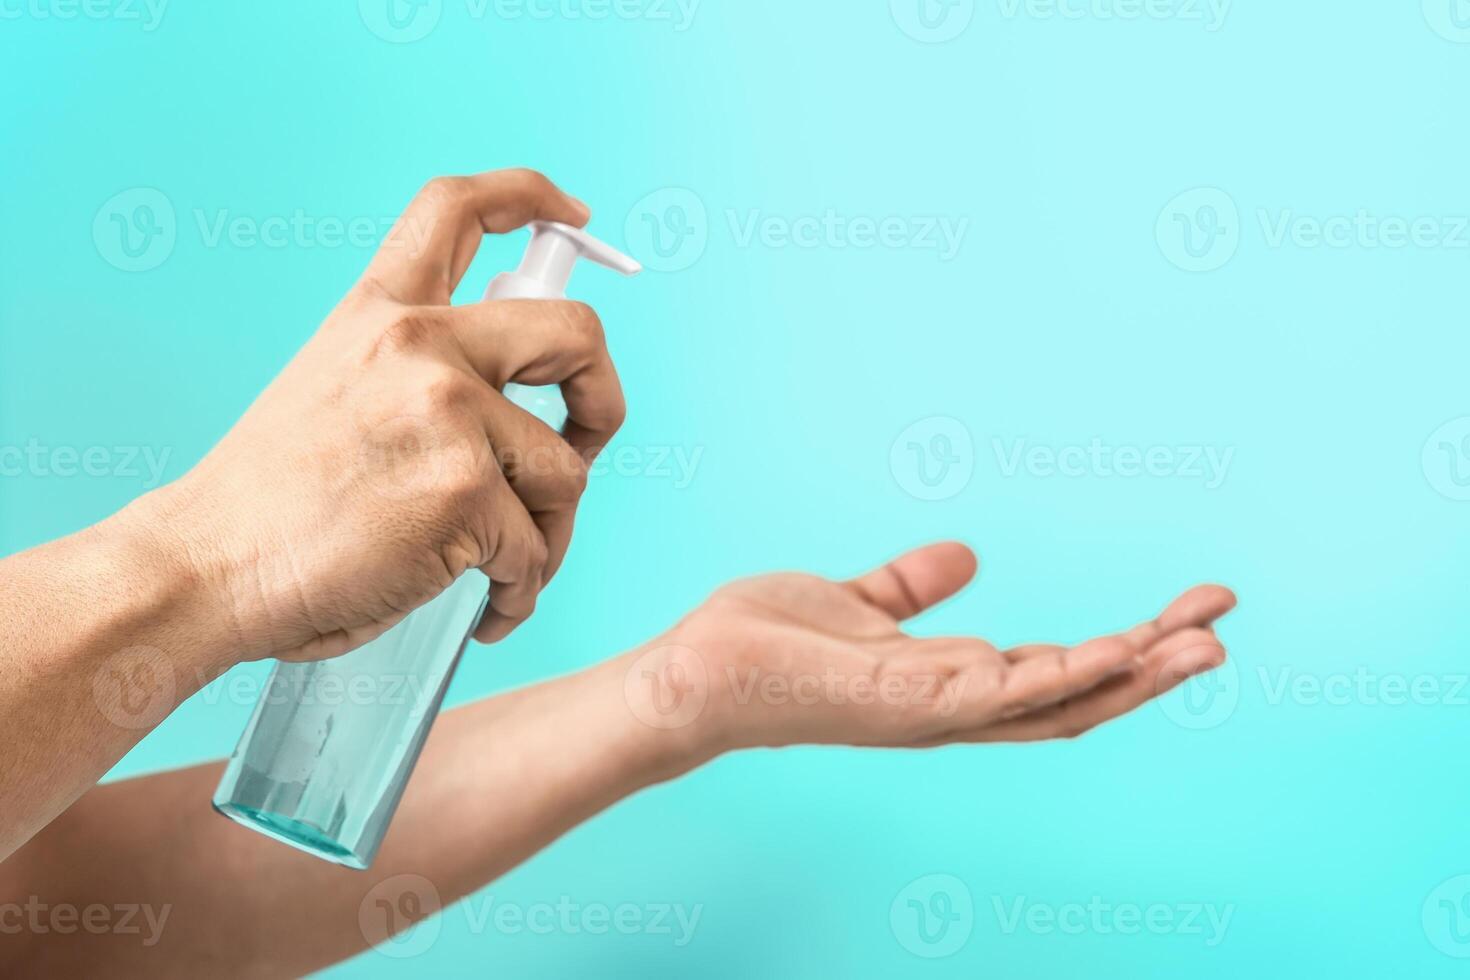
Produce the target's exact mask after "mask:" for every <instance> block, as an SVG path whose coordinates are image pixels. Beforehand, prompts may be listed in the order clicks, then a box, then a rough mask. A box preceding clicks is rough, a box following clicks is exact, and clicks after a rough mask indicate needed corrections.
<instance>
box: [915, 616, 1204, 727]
mask: <svg viewBox="0 0 1470 980" xmlns="http://www.w3.org/2000/svg"><path fill="white" fill-rule="evenodd" d="M1224 660H1225V649H1224V647H1223V646H1221V644H1220V641H1219V639H1218V638H1217V637H1216V636H1215V634H1214V631H1213V630H1210V629H1208V628H1203V627H1187V628H1185V629H1181V630H1177V631H1175V632H1173V633H1170V634H1169V635H1167V636H1165V637H1164V638H1162V639H1160V640H1159V641H1158V642H1156V643H1155V644H1154V645H1153V646H1152V647H1151V648H1150V649H1149V650H1148V652H1147V653H1146V654H1145V655H1144V657H1143V661H1142V663H1141V664H1140V666H1139V669H1138V670H1136V671H1133V672H1131V673H1129V674H1126V675H1120V676H1119V677H1117V678H1114V679H1113V680H1111V681H1107V682H1104V683H1103V684H1101V685H1099V686H1098V687H1096V688H1095V689H1093V690H1092V691H1090V692H1087V693H1085V694H1083V695H1082V696H1080V697H1076V698H1070V699H1068V700H1066V701H1064V702H1061V703H1059V704H1055V705H1053V706H1051V707H1049V708H1045V709H1043V710H1040V711H1036V712H1033V713H1031V714H1028V715H1022V716H1020V717H1017V718H1012V719H1010V720H1007V721H1002V722H999V723H997V724H994V725H987V726H983V727H981V728H978V729H975V730H972V731H970V732H967V733H961V734H958V735H956V736H954V737H952V738H946V739H939V740H936V742H935V743H934V744H942V743H944V742H955V741H957V742H1036V741H1044V740H1047V739H1057V738H1076V737H1078V736H1080V735H1083V734H1086V733H1087V732H1089V731H1091V730H1092V729H1094V728H1096V727H1097V726H1099V725H1101V724H1104V723H1106V722H1108V721H1111V720H1113V719H1114V718H1118V717H1121V716H1122V715H1125V714H1127V713H1128V712H1130V711H1132V710H1133V709H1135V708H1137V707H1139V706H1140V705H1142V704H1144V703H1146V702H1148V701H1150V700H1152V699H1154V698H1156V697H1159V696H1161V695H1163V694H1166V693H1168V692H1169V691H1171V690H1173V689H1174V688H1175V687H1178V686H1179V685H1180V684H1182V683H1184V682H1185V681H1187V680H1188V679H1190V678H1191V677H1194V676H1196V675H1198V674H1200V673H1203V672H1205V671H1208V670H1212V669H1214V668H1216V667H1218V666H1220V664H1222V663H1224Z"/></svg>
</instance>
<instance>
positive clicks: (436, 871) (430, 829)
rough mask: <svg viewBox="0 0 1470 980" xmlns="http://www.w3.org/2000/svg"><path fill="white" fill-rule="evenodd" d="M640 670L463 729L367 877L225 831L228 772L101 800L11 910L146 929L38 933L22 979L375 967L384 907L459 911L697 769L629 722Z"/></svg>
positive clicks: (22, 865) (12, 871)
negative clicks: (408, 902) (118, 909)
mask: <svg viewBox="0 0 1470 980" xmlns="http://www.w3.org/2000/svg"><path fill="white" fill-rule="evenodd" d="M625 670H626V667H625V666H624V665H623V663H622V662H621V661H611V662H609V663H607V664H604V665H602V666H600V667H597V668H594V669H592V670H589V671H586V672H584V673H581V674H577V675H574V676H571V677H567V678H562V679H560V680H557V681H552V682H549V683H546V684H542V685H539V686H537V687H534V688H529V689H526V690H523V691H518V692H515V693H512V694H508V695H504V696H501V697H497V698H493V699H490V700H488V701H482V702H479V703H477V704H474V705H471V706H468V707H466V708H462V709H459V710H456V711H451V712H448V713H446V714H445V715H444V716H443V717H442V718H441V719H440V720H439V721H438V723H437V724H436V725H435V728H434V731H433V734H432V735H431V736H430V738H429V741H428V744H427V746H426V748H425V752H424V756H423V759H422V761H421V763H420V765H419V767H418V769H417V771H416V772H415V774H414V777H413V779H412V781H411V782H410V784H409V787H408V791H407V793H406V794H405V797H404V800H403V803H402V806H401V808H400V809H399V812H398V814H397V817H396V818H395V820H394V824H393V827H392V830H391V831H390V832H389V835H388V838H387V840H386V841H385V842H384V845H383V849H382V851H381V852H380V853H379V856H378V859H377V861H376V862H375V863H374V865H373V867H372V869H371V870H370V871H369V872H367V873H363V872H359V871H350V870H346V869H343V868H339V867H336V866H333V865H329V864H326V863H323V862H321V861H319V860H316V859H314V858H311V857H308V856H306V855H304V854H300V853H298V852H296V851H293V850H291V849H289V848H287V847H285V846H284V845H281V844H278V843H276V842H274V841H270V840H268V839H266V838H264V837H259V836H256V835H253V834H250V833H249V832H247V831H245V830H244V829H242V828H240V827H238V826H236V825H234V824H232V823H230V822H228V821H226V820H224V819H222V818H220V817H219V816H217V815H215V814H214V813H213V812H212V811H211V810H210V807H209V802H208V801H209V797H210V794H211V793H212V792H213V790H214V787H215V784H216V782H217V781H218V779H219V774H220V766H219V765H218V764H214V765H207V766H200V767H197V768H193V769H187V770H181V771H177V772H171V773H164V774H160V775H156V776H149V777H145V778H141V779H135V780H129V781H126V782H120V783H114V784H111V785H108V786H103V787H99V788H97V789H95V790H93V791H92V792H91V793H89V794H87V795H86V796H85V797H83V798H82V799H81V800H80V801H79V802H78V803H77V804H76V805H75V806H73V807H72V808H71V809H70V810H69V811H68V812H67V813H66V814H65V815H63V816H62V817H61V818H60V819H58V820H57V821H55V823H53V824H52V825H51V826H49V827H47V828H46V830H45V831H43V832H42V833H41V834H39V835H37V837H36V838H35V840H33V841H32V842H31V844H30V845H28V846H27V847H26V848H24V849H23V850H22V851H21V852H19V853H18V854H17V855H16V856H15V857H14V858H13V859H12V860H11V861H10V862H9V863H8V865H6V866H0V908H3V903H5V902H14V903H25V902H26V901H27V900H28V898H29V896H31V895H35V896H36V897H37V898H38V899H39V900H40V901H41V902H44V903H46V904H47V905H48V906H53V907H54V906H57V905H63V904H64V905H69V906H74V907H77V908H85V907H86V906H88V905H91V904H94V903H97V904H102V905H106V906H108V907H112V906H117V905H127V906H138V907H141V911H140V913H139V914H138V915H137V916H136V919H135V924H136V925H138V926H140V929H139V931H138V932H136V933H134V932H129V933H127V934H119V933H117V932H115V931H105V932H102V933H101V934H90V933H88V932H86V931H84V930H81V929H78V930H76V931H75V932H74V933H73V934H71V935H60V934H57V933H56V932H55V931H51V932H44V933H43V932H39V931H37V930H35V929H33V928H28V930H27V931H26V932H25V933H23V934H22V935H21V937H20V938H21V939H22V940H23V942H22V943H20V944H16V947H15V948H24V949H25V950H26V953H24V954H23V955H26V956H27V957H28V958H27V959H26V960H25V961H23V962H20V963H16V964H13V966H14V967H16V968H23V972H28V973H37V974H50V973H57V972H65V971H67V970H69V969H70V970H79V971H85V970H86V969H87V968H89V967H98V966H101V965H102V964H104V963H105V964H107V966H108V967H109V969H110V970H112V971H119V970H120V971H121V972H124V973H142V972H145V971H146V972H147V973H148V974H150V975H200V974H208V973H213V972H217V971H220V970H224V971H226V972H228V973H230V974H232V975H235V974H250V975H258V976H282V975H292V976H298V975H301V974H303V973H305V972H307V971H310V970H314V969H320V968H321V967H323V966H325V965H327V964H330V963H333V962H336V961H338V960H341V959H345V958H347V957H349V956H351V955H353V954H355V953H357V952H360V951H361V950H363V949H364V948H366V947H367V946H368V945H369V944H370V942H372V941H376V940H378V939H381V938H383V934H382V932H381V931H379V930H381V929H382V928H383V927H384V926H385V924H386V923H385V920H384V915H385V914H386V913H385V912H383V911H380V910H379V908H378V903H377V900H379V899H383V900H386V903H387V905H386V907H387V908H399V907H402V906H403V903H401V902H400V899H401V898H402V894H403V891H404V889H405V888H407V889H410V890H414V891H415V892H416V893H417V894H418V895H419V899H420V900H424V899H425V898H426V896H425V894H424V892H425V891H426V889H424V888H423V886H422V882H421V881H420V879H422V880H424V881H427V882H428V883H429V886H431V889H432V891H430V892H429V893H428V895H427V898H428V899H429V901H428V902H426V903H425V904H428V905H432V899H433V898H435V897H437V899H438V900H439V901H441V902H443V903H444V904H446V905H447V904H448V903H450V902H453V901H455V900H457V899H459V898H461V897H463V896H465V895H467V894H469V893H471V892H473V891H475V890H476V889H478V888H480V887H482V886H483V885H485V884H486V883H488V882H490V881H491V880H493V879H495V878H496V877H498V876H500V875H501V874H503V873H504V872H505V871H507V870H509V869H510V868H512V867H514V866H515V865H517V864H519V863H520V862H521V861H523V860H525V859H526V858H527V857H529V856H530V855H532V854H534V853H535V852H536V851H538V850H540V849H541V848H542V847H545V846H546V845H547V844H549V843H550V842H552V841H553V840H555V839H556V838H557V837H559V836H560V835H561V834H563V833H565V832H566V831H567V830H569V829H571V828H572V827H574V826H576V825H577V824H579V823H581V822H583V821H584V820H586V819H588V818H589V817H591V816H593V815H594V814H596V813H597V812H599V811H600V810H602V809H604V808H606V807H607V806H609V805H611V804H612V803H614V802H616V801H617V800H619V799H621V798H623V797H625V796H627V795H629V794H630V793H633V792H635V791H637V790H638V789H640V788H642V787H644V786H647V785H650V784H652V783H655V782H658V781H660V780H663V779H667V778H671V777H673V776H675V775H678V774H679V773H681V772H682V771H684V770H685V769H687V768H688V767H689V766H690V765H693V764H694V763H695V761H696V760H697V758H698V756H697V753H692V752H690V751H689V750H688V749H687V748H686V747H683V746H679V745H676V744H674V742H673V741H672V740H671V739H670V738H669V737H668V733H666V732H659V731H655V730H653V729H650V728H648V727H646V726H645V725H643V723H642V722H640V721H638V720H637V718H636V717H635V715H634V714H633V713H632V712H630V711H629V709H628V706H627V705H626V703H625V702H624V700H623V684H622V674H623V673H624V672H625ZM399 876H417V877H416V878H404V879H400V880H394V879H398V877H399ZM364 909H366V912H364ZM424 911H426V912H428V911H432V908H425V909H424ZM145 913H148V914H145ZM360 915H366V916H367V919H366V920H363V919H361V918H360ZM150 916H151V917H150ZM365 921H366V923H367V925H366V926H365V924H364V923H365ZM150 923H154V924H156V928H150ZM5 925H6V922H5V919H4V918H3V915H0V929H3V928H4V927H5ZM400 925H401V923H400ZM28 926H29V924H28ZM13 938H14V937H7V938H6V943H10V942H12V940H13ZM6 943H0V950H3V949H5V948H6ZM3 955H4V954H3V953H0V972H7V971H6V969H5V968H6V967H8V966H12V964H7V963H5V962H4V960H3Z"/></svg>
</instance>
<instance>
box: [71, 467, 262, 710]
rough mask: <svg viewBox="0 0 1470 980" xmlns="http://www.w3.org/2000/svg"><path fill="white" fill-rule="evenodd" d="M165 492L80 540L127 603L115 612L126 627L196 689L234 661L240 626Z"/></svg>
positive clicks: (89, 557) (149, 496)
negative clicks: (186, 675) (187, 675)
mask: <svg viewBox="0 0 1470 980" xmlns="http://www.w3.org/2000/svg"><path fill="white" fill-rule="evenodd" d="M168 489H169V488H161V489H159V490H155V491H153V492H152V493H149V494H146V495H144V496H143V497H140V498H138V499H137V500H135V501H134V502H133V503H132V504H130V505H129V506H127V507H125V508H124V509H123V510H121V511H119V512H118V513H117V514H115V515H113V516H112V517H110V518H108V519H107V520H105V521H103V522H101V523H100V524H97V525H95V526H94V527H92V528H89V529H88V530H87V531H85V532H83V533H82V535H79V536H78V544H80V545H82V546H83V549H84V551H83V554H84V556H85V560H86V561H87V562H88V563H89V564H91V565H93V566H94V567H96V568H97V569H98V570H99V571H100V572H101V573H102V574H103V575H105V576H106V580H107V581H108V582H110V583H112V591H113V592H114V593H117V594H119V596H120V597H121V598H123V599H125V600H127V602H128V606H127V608H125V609H124V610H122V611H121V614H122V615H123V617H124V618H126V619H128V620H130V621H132V622H134V623H135V624H136V625H135V626H133V627H132V628H130V629H129V630H128V631H127V632H129V633H136V634H139V635H143V636H144V637H145V642H147V644H148V645H149V646H151V647H156V648H157V649H159V650H161V651H163V652H164V654H165V655H166V656H167V658H168V660H169V661H170V662H171V663H172V664H174V666H175V668H176V669H179V670H185V671H188V672H189V673H190V674H191V675H193V677H194V678H197V681H196V684H197V686H202V685H203V684H207V683H208V682H209V681H211V680H213V679H214V678H215V677H217V676H219V675H220V674H223V673H224V672H225V671H227V670H229V669H230V668H231V667H233V666H234V665H235V664H236V663H238V662H239V661H240V659H241V658H240V656H239V649H238V648H239V640H238V629H237V628H236V623H235V621H234V620H235V617H234V616H233V615H232V613H231V610H230V604H229V602H228V601H227V589H226V588H225V587H224V584H223V581H222V578H221V576H219V575H218V574H217V573H215V571H214V570H212V569H211V567H210V566H209V565H208V564H207V563H206V562H204V561H203V560H201V559H202V556H201V554H200V552H199V549H198V548H197V547H196V546H193V545H192V544H191V542H190V539H189V538H188V536H187V535H186V533H185V532H184V527H185V526H186V525H185V523H184V521H183V520H182V515H181V514H179V513H178V511H177V509H176V508H175V507H174V506H173V502H172V501H171V500H169V499H168V497H167V495H166V491H167V490H168ZM119 586H122V588H119Z"/></svg>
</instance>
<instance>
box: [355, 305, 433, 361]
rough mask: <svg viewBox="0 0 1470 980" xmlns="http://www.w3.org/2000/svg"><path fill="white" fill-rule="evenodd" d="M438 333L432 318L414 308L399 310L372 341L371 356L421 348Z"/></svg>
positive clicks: (401, 352) (388, 354) (408, 351)
mask: <svg viewBox="0 0 1470 980" xmlns="http://www.w3.org/2000/svg"><path fill="white" fill-rule="evenodd" d="M437 333H438V331H437V329H436V325H435V323H434V322H433V318H432V317H431V316H430V315H429V314H427V313H425V312H423V311H421V310H414V309H407V310H399V311H397V312H396V313H395V314H394V315H393V316H392V317H391V318H389V320H388V323H387V325H386V326H384V327H383V329H382V331H381V332H380V333H379V334H378V336H377V338H376V339H375V340H374V342H373V346H372V350H371V354H372V356H373V357H383V356H390V355H394V354H405V353H410V352H413V351H420V350H423V349H424V348H425V347H427V346H429V344H430V343H431V342H432V341H433V339H434V337H435V335H436V334H437Z"/></svg>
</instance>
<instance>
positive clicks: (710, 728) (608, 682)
mask: <svg viewBox="0 0 1470 980" xmlns="http://www.w3.org/2000/svg"><path fill="white" fill-rule="evenodd" d="M594 671H595V672H596V673H598V674H599V675H600V683H601V685H602V687H603V689H604V691H605V693H604V700H606V701H608V702H610V703H612V704H614V705H615V710H616V712H617V714H618V715H619V716H620V722H621V730H622V731H623V732H624V733H625V736H624V737H625V740H626V742H627V744H628V745H629V746H631V747H632V749H631V751H632V752H633V754H634V756H635V758H636V761H637V764H638V766H639V767H640V771H641V772H644V773H647V774H651V775H652V778H650V779H649V780H648V782H649V783H653V782H661V781H664V780H668V779H673V778H675V777H677V776H681V775H683V774H684V773H686V772H689V771H691V770H693V769H696V768H698V767H699V766H702V765H704V764H705V763H707V762H710V761H712V760H713V759H715V758H716V757H718V756H719V755H721V754H722V753H723V752H724V751H725V750H726V739H725V738H724V736H723V732H722V730H721V727H720V724H719V718H718V712H717V711H715V710H714V709H715V706H714V705H713V704H712V696H711V695H712V692H711V686H712V685H711V681H712V680H714V678H713V676H712V673H711V670H710V668H709V667H708V666H707V665H706V663H705V662H704V660H703V658H701V657H700V656H699V654H697V653H696V652H695V651H694V650H692V649H690V648H689V647H686V646H683V645H680V644H679V643H678V642H677V641H675V640H673V639H672V638H671V637H669V636H664V637H661V638H659V639H656V640H654V641H652V642H650V643H648V644H645V645H643V646H641V647H637V648H635V649H633V650H630V651H629V652H627V653H625V654H623V655H621V656H619V657H615V658H613V659H612V660H609V661H606V662H605V663H603V664H600V665H599V666H598V667H596V668H594Z"/></svg>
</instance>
